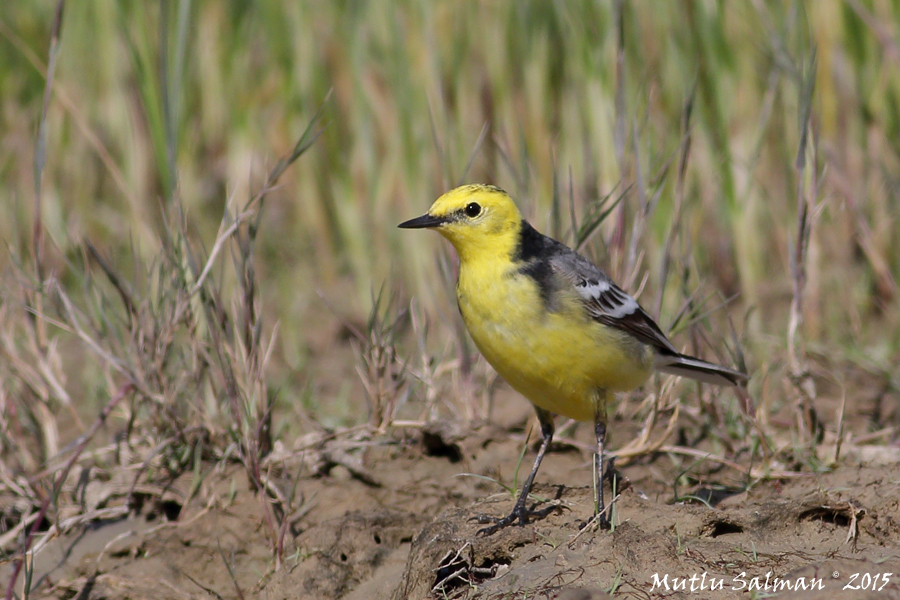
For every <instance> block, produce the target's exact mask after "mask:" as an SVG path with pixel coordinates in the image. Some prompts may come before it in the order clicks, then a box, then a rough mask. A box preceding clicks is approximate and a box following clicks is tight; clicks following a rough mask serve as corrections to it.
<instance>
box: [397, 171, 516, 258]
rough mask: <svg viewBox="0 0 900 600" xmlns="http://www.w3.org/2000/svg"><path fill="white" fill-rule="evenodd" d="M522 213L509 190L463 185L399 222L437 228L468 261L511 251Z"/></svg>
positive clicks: (406, 227) (405, 225)
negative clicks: (417, 215)
mask: <svg viewBox="0 0 900 600" xmlns="http://www.w3.org/2000/svg"><path fill="white" fill-rule="evenodd" d="M521 226H522V215H521V214H520V213H519V209H518V208H516V205H515V203H514V202H513V201H512V198H510V197H509V194H507V193H506V192H504V191H503V190H501V189H500V188H498V187H494V186H492V185H481V184H474V185H464V186H461V187H458V188H456V189H453V190H450V191H449V192H447V193H446V194H444V195H443V196H441V197H440V198H438V199H437V200H435V202H434V204H432V205H431V208H429V209H428V212H427V213H425V214H424V215H422V216H421V217H416V218H415V219H410V220H409V221H405V222H403V223H400V225H398V227H401V228H403V229H422V228H429V229H436V230H437V232H438V233H440V234H441V235H442V236H444V237H445V238H447V239H448V240H450V242H451V243H452V244H453V246H454V247H455V248H456V251H457V253H459V257H460V260H462V261H467V260H470V259H473V258H475V257H476V256H484V255H485V253H489V254H498V253H508V252H512V251H513V249H514V248H515V245H516V241H517V235H518V232H519V229H520V227H521Z"/></svg>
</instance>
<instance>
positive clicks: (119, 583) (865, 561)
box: [0, 363, 900, 600]
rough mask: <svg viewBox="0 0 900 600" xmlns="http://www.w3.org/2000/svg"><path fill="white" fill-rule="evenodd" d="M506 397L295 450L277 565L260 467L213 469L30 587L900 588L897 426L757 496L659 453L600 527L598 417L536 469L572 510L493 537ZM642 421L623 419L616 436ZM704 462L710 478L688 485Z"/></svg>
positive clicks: (223, 590)
mask: <svg viewBox="0 0 900 600" xmlns="http://www.w3.org/2000/svg"><path fill="white" fill-rule="evenodd" d="M351 364H352V363H351ZM851 381H855V380H852V379H851ZM875 387H877V386H875ZM852 389H855V390H857V392H858V393H857V394H856V395H855V396H854V398H855V399H851V400H849V401H848V402H847V410H846V414H845V419H844V427H845V431H847V432H855V433H857V434H859V433H861V432H863V433H864V432H866V431H870V430H871V429H872V428H873V424H872V419H873V415H875V416H877V418H878V419H879V420H880V421H881V422H882V424H883V423H885V422H888V421H889V422H891V423H896V421H897V414H896V410H895V411H894V412H891V410H887V408H886V406H887V405H885V404H884V402H885V401H886V400H885V398H884V397H883V394H882V395H881V396H879V395H878V394H873V393H870V392H869V391H867V386H866V383H865V376H863V380H862V381H855V382H854V383H853V387H852ZM838 396H839V395H838V394H831V395H830V396H828V393H827V390H826V393H825V394H824V395H823V402H824V404H823V406H822V407H821V408H822V410H823V414H827V415H831V414H837V411H836V407H837V398H838ZM887 400H888V401H889V404H895V403H896V402H895V399H894V398H893V397H891V398H888V399H887ZM829 403H830V404H829ZM496 406H497V407H498V409H500V411H501V412H500V413H499V414H497V415H495V418H494V421H493V422H492V423H485V424H481V425H480V426H474V427H468V428H465V429H463V428H461V427H460V428H455V427H454V426H453V424H452V423H450V422H446V423H440V424H437V425H436V426H434V427H432V428H431V429H430V430H429V433H428V434H427V435H423V432H422V431H421V430H419V429H415V428H410V429H394V430H392V431H390V432H389V433H388V434H386V435H383V436H371V435H368V434H365V433H364V430H363V429H358V430H356V431H355V432H354V431H345V432H342V433H340V434H337V435H324V434H322V435H320V434H311V435H308V436H306V437H303V438H301V439H298V440H296V444H295V445H294V447H293V448H284V447H281V446H279V447H278V448H277V449H276V451H275V453H274V455H273V460H271V461H270V467H269V475H270V477H271V478H272V479H273V481H275V482H276V483H277V485H278V486H279V488H280V489H281V490H282V491H283V492H284V493H293V495H294V502H293V506H294V507H295V512H294V513H293V514H292V515H291V516H290V518H289V522H290V524H291V526H290V529H289V530H287V531H286V532H285V536H284V560H283V562H282V564H281V565H280V566H278V568H276V563H275V560H274V559H273V553H272V551H271V547H272V542H271V540H270V539H269V536H268V534H267V531H268V528H267V526H266V516H265V512H264V510H263V504H262V500H261V499H260V496H259V495H258V494H255V493H254V492H253V491H251V489H250V487H249V485H248V482H247V477H246V475H245V473H244V471H243V470H242V469H241V468H240V467H238V466H234V465H232V466H227V465H219V466H218V467H213V466H210V467H209V468H210V469H211V472H210V473H209V474H208V475H207V476H206V478H205V479H204V482H203V484H202V485H201V486H200V487H199V489H197V490H196V493H194V494H192V495H190V499H189V501H186V498H188V496H189V490H190V488H191V485H192V484H191V482H192V475H191V474H185V475H183V476H181V477H180V478H179V479H177V480H175V481H174V482H171V485H170V486H168V488H167V490H166V491H165V493H164V494H162V495H160V491H159V490H158V489H156V490H148V492H147V495H146V502H144V503H143V504H142V505H137V506H135V510H134V513H133V515H132V517H131V518H129V519H125V520H121V521H118V522H115V523H112V524H109V523H106V524H97V525H96V526H95V527H93V528H91V529H89V530H87V531H84V532H82V533H80V534H79V535H77V536H68V537H65V538H62V539H57V540H55V541H54V542H53V543H51V544H49V545H48V546H47V547H46V549H45V550H43V551H42V552H41V553H40V554H39V555H38V556H37V557H36V559H35V562H34V565H35V580H34V581H35V588H34V589H35V592H34V593H32V594H31V598H67V599H70V598H78V599H79V600H87V599H108V600H124V599H126V598H147V599H154V600H156V599H159V600H162V599H169V598H198V599H199V598H264V599H268V600H280V599H288V598H290V599H310V600H312V599H317V600H318V599H330V598H344V599H347V600H389V599H395V600H400V599H405V598H409V599H422V598H438V599H440V598H485V599H500V598H504V599H505V598H510V599H519V598H521V599H529V600H530V599H532V598H548V599H549V598H564V599H567V600H577V599H582V600H587V599H590V598H601V597H605V594H613V595H614V596H615V597H622V598H658V597H668V598H723V599H724V598H761V597H767V596H771V595H773V594H785V593H787V594H789V595H790V597H800V598H878V599H883V600H887V599H889V598H897V599H900V469H898V468H897V462H898V459H900V456H898V455H900V452H898V448H897V446H896V443H893V444H892V443H891V436H895V437H896V430H895V429H893V430H888V431H889V433H886V434H885V435H883V436H882V437H878V436H869V437H870V441H869V443H870V444H872V445H862V446H860V445H853V444H848V445H846V446H845V447H843V448H842V458H841V461H840V463H839V466H838V467H837V468H834V469H832V470H828V471H826V472H823V473H820V474H809V473H807V474H806V475H804V476H803V477H798V478H793V479H784V480H769V481H755V482H752V485H750V486H749V488H748V486H747V485H746V484H747V478H746V477H745V476H743V475H741V474H740V473H739V472H737V471H735V470H733V469H730V468H725V467H720V468H715V465H714V464H710V463H709V462H708V461H700V462H697V461H694V460H693V459H685V458H684V457H682V458H680V459H677V458H674V457H672V456H670V455H666V454H657V455H654V456H647V457H644V458H642V459H640V460H638V461H636V462H633V463H632V464H630V465H626V466H623V467H622V468H621V469H620V471H621V474H622V475H623V476H624V477H626V478H627V479H628V485H627V486H625V487H624V489H622V490H621V491H620V497H619V499H618V502H617V504H616V515H615V521H616V526H615V528H614V529H613V530H612V531H598V530H595V529H594V528H593V527H591V526H588V527H584V525H585V523H586V522H587V521H589V519H590V517H591V511H592V508H591V507H592V491H591V478H590V461H591V456H590V453H589V452H588V451H587V450H586V448H589V447H590V442H591V431H590V430H591V429H592V428H591V427H587V426H579V427H577V428H575V429H574V430H570V431H569V432H568V433H566V434H564V435H561V436H560V441H558V442H554V445H553V447H552V449H551V450H552V451H551V453H550V454H548V456H547V458H546V460H545V462H544V465H543V467H542V469H541V472H540V474H539V475H538V478H537V482H538V483H537V485H536V488H535V493H536V494H537V495H538V496H541V497H543V498H547V499H553V500H555V501H556V502H557V503H558V505H559V507H558V509H556V510H554V511H552V512H551V514H550V515H549V516H547V517H546V518H544V519H541V520H537V521H536V522H533V523H530V524H528V525H527V526H524V527H510V528H507V529H505V530H503V531H501V532H499V533H497V534H495V535H493V536H490V537H479V536H477V535H476V533H477V532H478V530H479V528H480V527H481V525H478V524H477V523H475V522H473V521H472V518H473V517H475V516H477V515H479V514H488V515H494V516H501V515H504V514H506V513H507V512H508V511H509V510H510V509H511V507H512V503H513V500H512V497H511V496H510V494H509V493H508V492H505V491H504V490H503V489H502V488H501V487H500V486H499V485H498V484H497V483H496V482H495V481H491V480H490V479H488V478H493V479H497V480H500V481H503V482H505V483H509V482H511V481H513V479H514V477H515V468H516V464H517V462H518V460H519V456H520V453H521V451H522V448H523V447H524V442H525V433H524V432H525V430H526V429H527V428H528V427H529V425H528V424H529V423H530V422H531V419H532V411H531V408H530V406H529V405H528V404H527V403H526V402H525V401H524V400H522V399H521V398H519V397H517V396H516V395H515V394H514V393H513V392H511V391H509V390H508V389H505V388H501V389H500V390H499V391H498V398H497V399H496ZM638 428H639V424H637V423H633V422H630V421H628V420H627V419H622V418H620V419H619V420H616V421H613V422H612V423H611V431H612V435H613V440H612V441H613V447H621V446H623V445H624V444H626V443H627V442H628V441H629V440H631V439H633V438H634V437H635V436H636V435H637V433H638ZM891 432H893V433H891ZM672 437H673V438H674V437H677V435H673V436H672ZM533 441H534V440H533V438H532V443H530V444H529V445H528V449H529V451H528V453H527V454H526V456H525V458H524V460H523V463H522V464H523V465H524V466H523V469H522V470H523V473H521V474H520V476H519V480H520V481H521V479H523V478H524V470H525V469H527V467H528V466H529V465H530V463H531V460H532V458H533V452H534V447H533ZM823 452H824V453H825V454H829V453H831V455H833V452H834V449H833V448H831V449H823ZM334 465H337V466H334ZM786 468H794V466H791V465H787V466H786ZM688 470H691V472H692V473H693V474H694V477H693V478H685V477H680V475H681V474H682V473H684V472H686V471H688ZM701 472H702V473H703V475H702V476H699V477H697V476H696V474H697V473H701ZM325 473H327V474H325ZM101 479H102V480H104V481H103V483H102V485H100V484H98V490H99V491H100V493H101V496H102V497H103V499H102V502H104V503H106V504H107V505H115V504H116V503H117V502H118V503H119V504H121V502H122V498H123V497H124V495H125V493H126V490H127V489H128V487H129V486H130V482H131V481H132V480H133V474H132V472H129V471H124V470H123V472H121V473H116V472H110V473H106V474H105V476H104V477H102V478H99V479H98V478H96V477H95V479H92V481H93V480H98V481H99V480H101ZM117 482H118V483H117ZM676 482H679V483H680V484H679V485H678V486H676V485H675V483H676ZM96 491H97V490H95V492H96ZM607 493H609V490H607ZM90 494H91V490H90V488H88V489H86V495H87V496H90ZM138 497H139V498H140V497H141V496H140V494H139V495H138ZM88 501H90V499H89V498H88ZM94 502H95V503H96V502H98V501H96V500H94ZM8 573H9V564H8V563H7V564H5V565H4V564H0V580H6V579H7V577H8ZM692 578H693V579H692ZM804 587H805V588H807V589H805V590H804V589H803V588H804ZM4 588H5V586H4ZM20 590H21V581H20V585H19V587H18V591H20ZM798 590H799V592H798Z"/></svg>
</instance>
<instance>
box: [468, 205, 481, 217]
mask: <svg viewBox="0 0 900 600" xmlns="http://www.w3.org/2000/svg"><path fill="white" fill-rule="evenodd" d="M480 214H481V205H480V204H478V203H477V202H469V203H468V204H467V205H466V216H467V217H469V218H470V219H474V218H475V217H477V216H478V215H480Z"/></svg>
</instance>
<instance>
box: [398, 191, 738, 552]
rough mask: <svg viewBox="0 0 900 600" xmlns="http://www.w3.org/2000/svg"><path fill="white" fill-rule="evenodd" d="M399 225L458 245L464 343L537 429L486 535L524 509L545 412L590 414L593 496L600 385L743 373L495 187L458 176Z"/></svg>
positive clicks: (548, 429) (522, 518)
mask: <svg viewBox="0 0 900 600" xmlns="http://www.w3.org/2000/svg"><path fill="white" fill-rule="evenodd" d="M399 227H402V228H405V229H419V228H434V229H436V230H437V231H438V233H440V234H441V235H443V236H444V237H445V238H447V239H448V240H450V243H452V244H453V247H454V248H456V252H457V254H458V255H459V280H458V281H457V284H456V297H457V301H458V304H459V311H460V313H461V314H462V317H463V321H465V323H466V327H467V328H468V329H469V333H470V334H471V335H472V339H473V340H474V341H475V345H476V346H478V349H479V350H480V351H481V353H482V354H483V355H484V357H485V358H486V359H487V361H488V362H489V363H490V364H491V365H492V366H493V367H494V368H495V369H496V370H497V372H498V373H499V374H500V375H501V376H502V377H503V378H504V379H505V380H506V381H507V382H508V383H509V384H510V385H511V386H512V387H513V388H515V389H516V390H517V391H518V392H519V393H521V394H522V395H523V396H525V397H526V398H527V399H528V400H530V401H531V402H532V404H534V406H535V409H536V410H537V416H538V419H539V420H540V423H541V434H542V437H543V440H542V443H541V446H540V449H539V450H538V453H537V457H536V458H535V460H534V466H533V467H532V469H531V474H530V475H529V476H528V479H527V480H526V481H525V485H524V486H523V488H522V492H521V494H520V495H519V498H518V500H517V501H516V505H515V508H514V509H513V511H512V513H510V514H509V515H508V516H507V517H505V518H503V519H489V521H490V522H494V525H493V526H492V527H488V528H485V529H483V530H481V531H480V532H479V533H482V534H485V535H490V534H492V533H494V532H495V531H497V530H498V529H500V528H501V527H505V526H507V525H509V524H511V523H513V522H515V521H516V520H518V522H519V523H520V524H525V523H527V522H528V517H529V516H530V515H535V514H544V513H535V512H531V511H529V510H528V509H527V508H526V501H527V499H528V494H529V493H530V491H531V485H532V483H533V481H534V476H535V473H537V470H538V468H539V467H540V464H541V460H542V459H543V457H544V453H545V452H546V451H547V448H548V447H549V445H550V440H551V439H552V438H553V415H552V414H551V413H555V414H560V415H564V416H566V417H571V418H573V419H577V420H579V421H591V420H593V422H594V430H595V433H596V438H597V454H596V456H595V460H594V468H595V469H596V474H597V481H598V482H599V483H598V487H599V490H598V493H597V495H596V502H595V506H594V509H595V514H596V515H598V519H599V521H600V522H601V523H602V524H608V521H607V519H606V510H605V507H604V504H603V445H604V440H605V437H606V402H607V397H608V394H609V393H610V392H616V391H625V390H630V389H634V388H636V387H638V386H640V385H642V384H643V383H644V381H646V380H647V378H648V377H649V376H650V374H651V373H652V372H653V371H654V370H655V369H656V370H660V371H664V372H666V373H672V374H675V375H683V376H685V377H690V378H691V379H696V380H698V381H704V382H707V383H712V384H717V385H731V386H736V385H743V384H745V383H746V381H747V375H746V374H745V373H741V372H739V371H735V370H732V369H728V368H725V367H720V366H717V365H714V364H712V363H708V362H706V361H704V360H700V359H699V358H693V357H690V356H685V355H684V354H681V353H679V352H678V351H677V350H676V349H675V347H674V346H672V343H671V342H669V340H668V339H667V338H666V336H665V334H664V333H663V332H662V331H661V330H660V328H659V326H658V325H657V324H656V323H655V322H654V321H653V319H652V318H650V315H648V314H647V313H646V312H645V311H644V310H643V309H642V308H641V307H640V305H639V304H638V303H637V301H636V300H635V299H634V298H632V297H631V296H630V295H628V294H627V293H625V292H624V291H623V290H622V289H621V288H619V287H618V286H617V285H616V284H615V283H613V281H612V280H611V279H610V278H609V276H607V275H606V273H604V272H603V271H601V270H600V269H598V268H597V267H595V266H594V265H593V264H591V263H590V262H589V261H588V260H587V259H585V258H584V257H582V256H581V255H579V254H577V253H576V252H574V251H573V250H572V249H570V248H568V247H567V246H565V245H564V244H561V243H560V242H557V241H556V240H554V239H551V238H549V237H547V236H545V235H542V234H541V233H538V232H537V231H536V230H535V229H534V228H533V227H532V226H531V225H529V224H528V222H527V221H525V220H524V219H523V218H522V215H521V214H520V213H519V210H518V209H517V208H516V205H515V204H514V203H513V201H512V199H511V198H510V197H509V195H507V194H506V192H504V191H503V190H501V189H499V188H497V187H494V186H490V185H465V186H462V187H458V188H456V189H454V190H451V191H449V192H447V193H446V194H444V195H443V196H441V197H440V198H438V199H437V200H436V201H435V203H434V204H433V205H432V206H431V208H430V209H428V212H427V213H426V214H424V215H422V216H421V217H418V218H415V219H411V220H409V221H406V222H404V223H401V224H400V225H399Z"/></svg>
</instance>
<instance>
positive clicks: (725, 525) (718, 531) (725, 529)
mask: <svg viewBox="0 0 900 600" xmlns="http://www.w3.org/2000/svg"><path fill="white" fill-rule="evenodd" d="M730 533H744V528H743V527H741V526H740V525H738V524H737V523H729V522H728V521H716V522H715V523H713V524H712V531H711V532H710V533H709V537H714V538H715V537H719V536H720V535H728V534H730Z"/></svg>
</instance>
